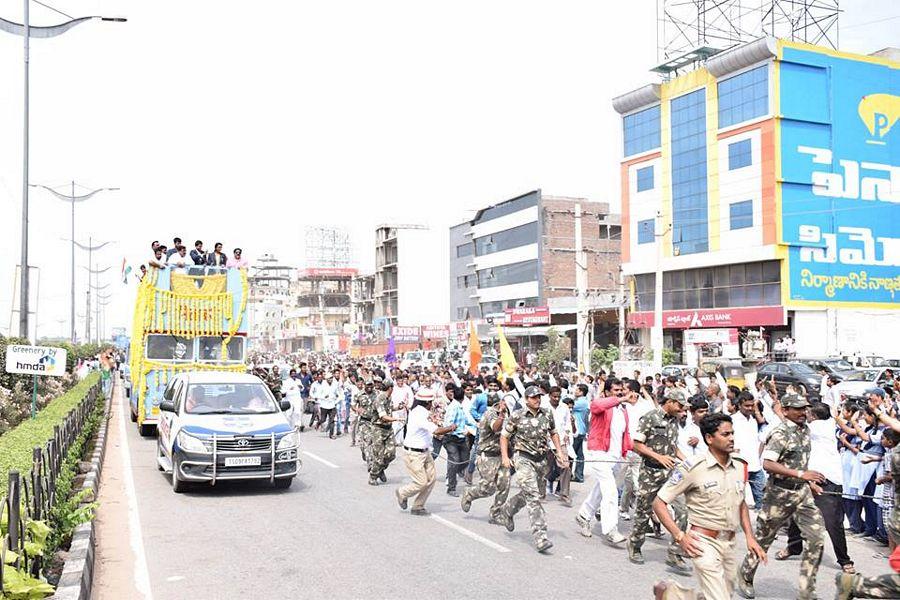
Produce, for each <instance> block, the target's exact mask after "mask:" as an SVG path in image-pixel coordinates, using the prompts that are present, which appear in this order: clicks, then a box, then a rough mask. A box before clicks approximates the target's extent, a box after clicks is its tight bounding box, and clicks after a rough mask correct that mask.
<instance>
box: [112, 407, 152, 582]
mask: <svg viewBox="0 0 900 600" xmlns="http://www.w3.org/2000/svg"><path fill="white" fill-rule="evenodd" d="M121 400H122V399H121V398H120V399H119V438H120V439H121V440H122V451H121V452H120V454H121V455H122V474H123V479H124V482H125V495H126V496H128V533H129V537H130V541H131V551H132V552H134V586H135V588H136V589H137V591H138V593H139V594H142V595H143V596H144V598H146V599H147V600H153V592H152V590H151V589H150V575H149V572H148V570H147V554H146V552H145V551H144V536H143V534H142V533H141V516H140V513H139V512H138V504H137V494H135V492H134V477H133V473H132V470H131V452H130V451H129V449H128V432H127V431H126V425H125V410H126V408H125V407H124V406H123V405H122V402H121Z"/></svg>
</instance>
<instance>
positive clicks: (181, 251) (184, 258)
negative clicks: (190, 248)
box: [166, 246, 194, 267]
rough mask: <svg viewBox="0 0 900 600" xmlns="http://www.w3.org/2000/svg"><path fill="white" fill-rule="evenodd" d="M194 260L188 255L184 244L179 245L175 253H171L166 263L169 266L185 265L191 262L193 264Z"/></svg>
mask: <svg viewBox="0 0 900 600" xmlns="http://www.w3.org/2000/svg"><path fill="white" fill-rule="evenodd" d="M193 262H194V261H192V260H191V259H190V257H189V256H188V255H187V248H186V247H184V246H178V247H177V248H176V252H175V253H174V254H170V255H169V258H168V259H166V263H167V264H168V265H169V266H174V267H185V266H187V265H189V264H193Z"/></svg>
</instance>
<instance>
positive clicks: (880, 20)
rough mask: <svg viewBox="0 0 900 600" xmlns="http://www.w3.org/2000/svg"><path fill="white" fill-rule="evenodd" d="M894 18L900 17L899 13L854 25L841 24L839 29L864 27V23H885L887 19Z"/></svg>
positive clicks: (891, 19)
mask: <svg viewBox="0 0 900 600" xmlns="http://www.w3.org/2000/svg"><path fill="white" fill-rule="evenodd" d="M894 19H900V15H894V16H893V17H885V18H884V19H875V20H874V21H866V22H865V23H857V24H856V25H847V26H846V27H845V26H841V29H854V28H856V27H865V26H866V25H874V24H875V23H887V22H888V21H893V20H894Z"/></svg>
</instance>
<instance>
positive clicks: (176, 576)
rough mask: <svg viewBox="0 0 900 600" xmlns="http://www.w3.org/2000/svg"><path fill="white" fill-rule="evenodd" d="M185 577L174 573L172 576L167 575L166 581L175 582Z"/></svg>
mask: <svg viewBox="0 0 900 600" xmlns="http://www.w3.org/2000/svg"><path fill="white" fill-rule="evenodd" d="M183 579H184V575H172V576H171V577H166V581H169V582H175V581H181V580H183Z"/></svg>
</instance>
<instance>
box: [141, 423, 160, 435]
mask: <svg viewBox="0 0 900 600" xmlns="http://www.w3.org/2000/svg"><path fill="white" fill-rule="evenodd" d="M140 431H141V437H151V436H152V435H153V434H154V432H156V426H155V425H141V426H140Z"/></svg>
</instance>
